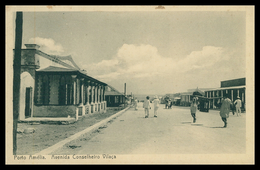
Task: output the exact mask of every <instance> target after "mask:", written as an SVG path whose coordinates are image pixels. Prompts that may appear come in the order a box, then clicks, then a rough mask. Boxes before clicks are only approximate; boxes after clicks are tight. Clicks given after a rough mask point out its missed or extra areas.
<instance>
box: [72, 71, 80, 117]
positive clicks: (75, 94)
mask: <svg viewBox="0 0 260 170" xmlns="http://www.w3.org/2000/svg"><path fill="white" fill-rule="evenodd" d="M71 77H72V81H73V104H74V105H76V102H77V100H76V99H77V81H76V80H77V79H76V77H77V76H76V75H72V76H71ZM75 116H76V121H77V120H78V117H79V110H78V107H76V113H75Z"/></svg>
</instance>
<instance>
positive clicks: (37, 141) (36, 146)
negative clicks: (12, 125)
mask: <svg viewBox="0 0 260 170" xmlns="http://www.w3.org/2000/svg"><path fill="white" fill-rule="evenodd" d="M118 112H119V111H118V110H107V112H106V113H95V114H88V115H86V116H85V117H82V118H81V119H79V120H78V121H77V122H75V123H74V124H66V125H63V124H56V123H54V124H39V123H35V124H34V123H32V122H30V121H28V122H27V123H18V130H19V133H17V155H30V154H36V153H38V152H40V151H42V150H43V149H46V148H48V147H50V146H52V145H54V144H56V143H58V142H60V141H62V140H64V139H67V138H69V137H70V136H72V135H74V134H76V133H78V132H80V131H82V130H84V129H86V128H88V127H90V126H92V125H95V124H96V123H98V122H100V121H102V120H104V119H106V118H108V117H110V116H112V115H114V114H116V113H118ZM65 119H66V120H68V119H67V118H65ZM72 119H73V118H72ZM32 120H34V119H32ZM49 120H50V121H55V118H50V119H49ZM27 128H33V129H34V130H35V132H34V133H29V134H25V133H22V132H23V130H24V129H27Z"/></svg>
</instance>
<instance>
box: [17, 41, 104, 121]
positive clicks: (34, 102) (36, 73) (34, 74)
mask: <svg viewBox="0 0 260 170" xmlns="http://www.w3.org/2000/svg"><path fill="white" fill-rule="evenodd" d="M25 46H26V49H22V53H21V54H22V58H21V87H20V115H19V120H24V119H26V118H28V117H68V116H69V117H76V116H82V115H85V114H88V113H95V112H105V111H106V101H105V86H106V85H107V84H106V83H104V82H101V81H99V80H97V79H95V78H93V77H90V76H88V74H87V73H86V71H84V70H81V69H80V68H79V67H78V66H77V65H76V63H75V62H74V61H73V59H72V57H71V56H65V57H61V56H55V55H49V54H46V53H44V52H42V51H40V50H39V46H38V45H36V44H25Z"/></svg>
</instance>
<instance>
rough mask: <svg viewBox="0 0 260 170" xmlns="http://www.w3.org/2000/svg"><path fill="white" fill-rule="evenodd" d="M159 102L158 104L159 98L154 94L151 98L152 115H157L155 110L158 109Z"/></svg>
mask: <svg viewBox="0 0 260 170" xmlns="http://www.w3.org/2000/svg"><path fill="white" fill-rule="evenodd" d="M159 104H160V100H159V99H158V97H157V96H156V95H155V96H154V100H153V105H154V117H157V112H158V109H159Z"/></svg>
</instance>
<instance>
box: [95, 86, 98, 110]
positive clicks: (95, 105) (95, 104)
mask: <svg viewBox="0 0 260 170" xmlns="http://www.w3.org/2000/svg"><path fill="white" fill-rule="evenodd" d="M97 107H98V105H97V83H95V111H97Z"/></svg>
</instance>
